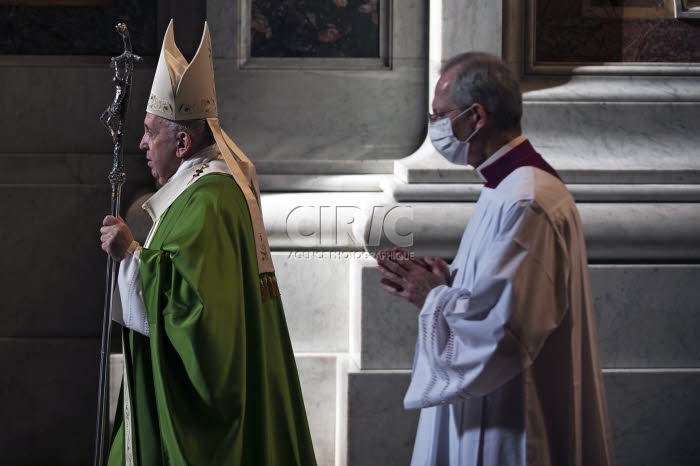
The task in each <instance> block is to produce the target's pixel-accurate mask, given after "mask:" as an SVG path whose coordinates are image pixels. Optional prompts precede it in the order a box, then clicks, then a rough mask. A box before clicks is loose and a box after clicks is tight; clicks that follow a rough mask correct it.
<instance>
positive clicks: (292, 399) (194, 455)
mask: <svg viewBox="0 0 700 466" xmlns="http://www.w3.org/2000/svg"><path fill="white" fill-rule="evenodd" d="M182 176H189V174H188V173H182V174H178V175H176V176H175V178H178V177H182ZM192 179H193V181H192V182H190V183H189V184H188V185H187V187H186V188H185V189H184V191H182V193H181V194H179V196H177V198H176V199H175V200H174V201H173V202H172V203H171V204H170V205H169V207H167V209H166V210H165V211H164V213H163V214H162V215H160V216H159V218H158V222H157V226H156V228H155V230H154V233H153V235H152V237H151V239H150V242H149V243H147V246H146V247H144V248H142V249H141V250H140V257H139V260H138V271H139V274H140V285H141V288H142V296H143V304H144V306H145V311H146V319H147V322H148V328H149V331H150V336H145V335H143V334H141V333H138V332H136V331H132V330H129V329H125V330H124V333H123V341H124V365H125V378H124V381H123V383H122V392H121V394H120V401H119V406H118V408H117V418H116V420H115V425H114V430H113V434H112V446H111V450H110V453H109V462H108V464H109V466H117V465H123V464H134V465H138V466H157V465H173V466H180V465H182V466H185V465H211V466H215V465H246V466H248V465H250V466H253V465H265V466H287V465H290V466H294V465H303V466H308V465H315V464H316V460H315V457H314V453H313V447H312V444H311V437H310V434H309V428H308V424H307V420H306V412H305V409H304V403H303V398H302V393H301V389H300V386H299V379H298V375H297V370H296V365H295V361H294V356H293V352H292V347H291V343H290V340H289V335H288V331H287V327H286V323H285V318H284V312H283V308H282V302H281V300H280V298H279V296H278V295H276V296H275V293H272V296H271V293H268V292H266V288H265V287H261V284H264V283H268V284H269V283H270V282H271V281H272V280H274V274H263V275H262V276H260V275H259V273H258V262H257V258H256V245H255V238H254V233H253V232H254V229H253V226H252V223H251V217H250V214H249V209H248V205H247V203H246V199H245V197H244V195H243V193H242V191H241V189H240V188H239V186H238V184H237V183H236V181H235V180H234V178H233V177H232V176H231V175H228V174H225V173H220V172H212V173H204V174H203V175H202V176H199V174H197V175H193V177H192ZM172 181H175V180H171V181H170V182H168V183H167V184H166V186H164V188H163V189H165V188H167V187H168V185H170V184H171V182H172ZM159 194H160V192H159V193H156V196H157V195H159ZM129 439H130V440H129ZM131 458H133V463H131V462H130V461H132V460H131Z"/></svg>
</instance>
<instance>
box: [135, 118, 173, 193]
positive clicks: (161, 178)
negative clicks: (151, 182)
mask: <svg viewBox="0 0 700 466" xmlns="http://www.w3.org/2000/svg"><path fill="white" fill-rule="evenodd" d="M139 149H141V150H145V151H146V160H148V167H149V168H150V169H151V175H152V176H153V178H155V179H156V180H158V183H159V184H161V185H163V184H165V182H166V181H168V179H170V177H171V176H173V175H174V174H175V172H176V171H177V168H178V167H179V166H180V162H181V160H180V159H179V158H178V157H177V156H176V155H175V152H176V149H177V138H176V136H175V135H171V134H170V131H168V127H167V126H166V123H165V120H164V119H163V118H161V117H159V116H156V115H153V114H151V113H146V118H144V120H143V137H142V138H141V143H140V144H139Z"/></svg>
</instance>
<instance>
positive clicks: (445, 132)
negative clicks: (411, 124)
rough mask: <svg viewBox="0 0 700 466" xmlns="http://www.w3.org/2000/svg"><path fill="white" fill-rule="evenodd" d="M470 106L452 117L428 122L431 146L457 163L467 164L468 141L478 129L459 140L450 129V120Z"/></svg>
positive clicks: (467, 110) (470, 108)
mask: <svg viewBox="0 0 700 466" xmlns="http://www.w3.org/2000/svg"><path fill="white" fill-rule="evenodd" d="M472 108H473V107H469V108H468V109H466V110H465V111H463V112H462V113H460V114H459V115H457V116H456V117H454V118H452V119H450V118H443V119H442V120H438V121H435V122H433V121H431V122H428V135H429V136H430V142H432V143H433V146H434V147H435V149H436V150H437V151H438V152H439V153H440V155H442V156H443V157H445V158H446V159H447V160H449V161H450V162H452V163H456V164H458V165H468V162H467V156H468V154H469V142H470V141H471V140H472V138H473V137H474V135H475V134H476V133H477V131H479V130H478V129H475V130H474V132H473V133H472V134H471V135H469V137H468V138H467V139H466V141H460V140H459V139H457V136H455V134H454V131H452V121H453V120H456V119H457V118H459V117H461V116H462V115H464V114H465V113H467V112H469V111H470V110H472Z"/></svg>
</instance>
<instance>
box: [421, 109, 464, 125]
mask: <svg viewBox="0 0 700 466" xmlns="http://www.w3.org/2000/svg"><path fill="white" fill-rule="evenodd" d="M455 110H462V109H461V108H459V107H455V108H451V109H449V110H445V111H444V112H436V113H428V121H430V122H431V123H435V122H436V121H438V120H442V119H443V118H445V115H447V114H448V113H451V112H454V111H455Z"/></svg>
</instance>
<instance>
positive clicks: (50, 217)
mask: <svg viewBox="0 0 700 466" xmlns="http://www.w3.org/2000/svg"><path fill="white" fill-rule="evenodd" d="M388 3H389V4H391V5H392V9H391V10H390V15H391V20H392V22H391V24H392V35H391V40H390V49H389V51H388V52H387V54H386V57H388V58H389V60H388V61H382V60H380V59H378V61H376V62H372V63H369V64H368V63H367V62H363V64H362V66H361V67H359V68H357V67H354V65H353V66H350V67H348V64H347V63H345V64H342V63H341V64H340V65H338V64H337V63H332V62H327V63H320V62H316V63H315V64H314V65H313V66H310V67H309V66H307V65H305V64H303V65H301V64H299V63H292V64H291V65H290V64H288V63H282V62H276V63H273V64H270V63H269V62H267V63H266V62H256V61H255V60H254V59H250V57H248V56H246V54H245V53H243V52H242V51H241V50H242V49H241V47H242V46H244V45H245V43H244V42H245V41H244V38H243V37H241V36H240V35H239V34H237V31H238V29H237V27H238V26H239V25H241V24H242V23H241V17H240V15H241V11H245V6H246V5H248V3H245V2H224V1H223V0H207V1H204V0H202V1H200V2H185V1H184V0H182V1H175V0H173V1H166V0H160V1H159V2H157V5H158V6H157V11H156V17H157V20H156V21H157V24H156V28H157V29H158V34H159V35H160V34H162V31H163V28H164V27H165V25H166V24H167V20H168V19H169V18H170V16H175V17H176V30H177V31H178V37H182V38H183V43H182V44H181V46H182V48H183V49H185V52H186V55H187V54H188V53H191V51H192V50H191V49H192V48H193V47H194V46H193V45H192V44H195V46H196V44H197V43H198V39H199V35H200V34H201V19H203V18H204V17H205V15H206V16H207V17H208V18H209V20H210V26H211V28H212V33H213V38H214V49H215V55H216V57H217V58H216V72H217V89H218V91H219V101H220V102H219V103H220V107H221V111H222V115H221V116H222V121H223V126H224V127H225V128H226V129H227V131H228V132H229V134H231V135H232V136H233V137H234V139H236V140H237V141H239V142H240V143H241V146H242V147H243V149H244V150H246V151H247V152H248V153H249V155H250V156H251V157H252V158H253V159H254V160H255V161H256V163H257V164H258V168H259V172H260V173H261V177H260V182H261V186H262V189H263V191H264V193H263V196H262V203H263V213H264V216H265V220H266V226H267V229H268V233H269V236H270V242H271V246H272V248H273V250H274V251H275V257H274V260H275V263H276V265H277V270H278V273H279V276H280V286H281V290H282V295H283V301H284V304H285V309H286V312H287V319H288V323H289V329H290V334H291V336H292V340H293V345H294V348H295V351H296V353H297V354H296V356H297V364H298V366H299V370H300V376H301V382H302V386H303V390H304V394H305V401H306V406H307V410H308V412H309V420H310V424H311V429H312V434H313V437H314V445H315V447H316V450H317V454H318V458H319V464H321V465H323V466H330V465H338V466H341V465H350V466H372V465H382V466H385V465H391V464H397V465H399V464H402V465H403V464H407V462H408V458H409V457H410V452H411V448H412V444H413V437H414V435H415V423H416V422H417V413H416V412H413V411H404V410H403V408H402V406H401V400H402V397H403V393H404V391H405V388H406V386H407V384H408V380H409V377H410V371H409V368H410V364H411V360H412V349H413V343H414V339H415V332H416V329H415V325H416V322H415V320H414V319H412V317H411V316H412V313H414V312H415V311H414V310H412V309H411V308H410V307H407V306H406V304H405V303H403V302H401V301H398V300H396V299H394V298H392V297H390V296H388V295H386V294H385V293H383V291H382V290H381V289H380V288H379V286H378V284H377V282H376V271H375V270H374V262H373V261H372V259H371V258H370V257H369V256H367V255H363V254H362V253H363V252H364V251H365V244H363V241H362V240H361V237H362V233H363V232H365V230H366V227H367V226H368V225H367V224H359V223H360V222H359V221H358V225H356V226H355V227H354V228H353V229H352V232H351V233H352V234H353V235H355V236H354V239H356V240H357V241H356V242H352V243H348V244H342V245H341V244H339V243H337V242H333V241H330V242H319V243H314V244H311V245H308V246H300V245H299V244H297V243H295V242H294V241H293V240H292V239H291V238H290V235H289V231H288V222H287V220H288V218H289V215H290V213H291V212H292V211H293V209H295V208H297V207H299V206H305V207H311V208H312V209H316V211H318V212H321V209H323V208H327V209H331V208H335V207H339V206H340V207H343V206H345V207H347V206H351V207H357V208H358V209H359V210H360V211H363V212H364V213H365V214H367V213H371V209H372V208H374V207H377V206H380V207H383V208H386V209H390V208H392V207H397V206H400V207H406V208H410V209H411V210H412V212H413V218H412V219H411V221H410V223H408V224H406V225H404V226H405V227H406V228H408V229H410V231H411V233H413V243H414V248H415V250H416V252H417V253H418V254H431V255H441V256H444V257H446V258H450V257H451V256H452V255H453V254H454V251H455V250H456V247H457V242H458V240H459V237H460V235H461V232H462V230H463V228H464V226H465V225H466V222H467V221H468V219H469V216H470V215H471V213H472V211H473V206H474V202H475V200H476V198H477V196H478V194H479V190H480V187H479V181H478V178H477V177H476V176H475V175H474V173H473V171H471V170H469V169H465V168H461V167H456V166H453V165H451V164H449V163H447V162H445V161H444V160H443V159H441V158H440V157H439V156H438V155H437V154H436V153H435V151H434V150H433V148H432V147H431V146H430V144H423V142H424V140H425V121H424V115H425V111H426V110H427V109H428V104H429V97H428V96H429V94H430V93H431V86H432V85H433V84H434V82H435V78H436V76H435V71H436V69H437V67H438V66H439V63H440V61H441V60H443V59H444V58H446V57H448V56H450V55H453V54H454V53H458V52H461V51H464V50H466V49H480V50H485V51H488V52H491V53H494V54H497V55H501V54H503V55H504V57H505V58H506V59H507V60H508V61H509V63H511V64H512V65H513V66H514V67H517V68H518V69H521V70H522V69H526V66H525V65H526V59H525V58H524V57H523V54H522V52H518V50H520V46H521V45H522V44H523V43H525V42H524V39H523V37H524V36H523V35H522V34H525V33H526V29H527V28H526V24H525V23H524V19H525V17H526V13H525V11H524V10H522V5H523V2H519V1H516V0H504V1H503V2H494V1H491V0H477V1H472V2H463V1H461V0H440V1H431V2H420V1H416V2H413V1H412V2H408V3H405V2H397V1H394V2H388ZM205 10H206V11H205ZM192 18H195V19H196V20H195V19H192ZM195 23H196V24H195ZM231 25H235V26H236V27H230V26H231ZM110 34H111V28H110ZM180 34H182V35H181V36H180ZM674 37H675V39H679V38H681V36H674ZM178 41H179V39H178ZM187 49H189V51H188V50H187ZM107 66H108V57H106V56H104V57H78V56H43V57H36V56H3V57H0V87H1V88H2V89H5V90H6V91H5V92H2V93H0V108H4V109H12V111H11V116H12V117H11V118H8V119H6V121H4V122H3V124H2V125H0V218H3V219H4V222H3V224H2V227H0V239H2V241H1V242H0V256H2V257H3V258H4V262H3V265H5V267H3V270H4V271H5V272H4V274H3V280H0V290H1V291H2V293H3V296H4V297H5V299H4V305H3V307H2V311H1V312H0V347H1V349H2V351H0V371H1V372H2V373H3V374H5V375H6V377H3V379H2V380H1V381H0V394H1V395H2V396H0V415H2V418H3V419H6V420H7V419H11V420H12V422H5V423H4V424H3V426H2V427H1V428H0V457H2V458H3V460H1V461H0V463H3V464H4V462H7V463H8V464H13V465H19V466H24V465H46V464H55V465H70V466H73V465H76V466H77V465H79V464H86V463H88V461H90V457H91V455H92V442H93V438H92V434H93V429H94V419H93V413H94V408H95V407H94V404H95V401H96V387H95V385H96V372H97V359H98V349H99V331H100V330H99V327H100V325H99V324H100V318H101V313H102V305H103V303H102V294H103V292H104V288H103V287H104V284H103V281H104V275H103V274H104V265H105V262H104V261H105V259H104V255H103V254H102V252H101V251H100V250H99V245H98V239H97V230H98V228H99V225H100V222H101V219H102V217H103V216H104V215H105V213H106V211H107V210H108V200H107V198H108V190H109V187H108V186H107V184H106V182H105V178H106V174H107V172H108V171H109V168H110V165H111V158H110V153H111V146H110V145H111V139H110V138H109V136H108V134H107V133H106V131H105V130H104V129H103V128H102V127H101V125H100V123H99V122H98V120H97V116H99V114H100V113H101V112H102V111H103V110H104V108H105V107H106V105H107V104H108V103H109V102H110V101H111V99H112V93H113V89H112V84H111V82H110V79H111V73H110V71H109V70H108V68H107ZM154 66H155V58H153V57H150V58H149V57H147V59H146V62H145V63H144V64H143V65H142V66H140V67H139V68H138V69H137V72H136V77H135V78H136V79H135V88H134V92H133V97H132V98H133V101H132V102H133V104H132V119H131V121H130V123H129V127H128V129H127V142H126V146H125V147H126V152H127V163H128V169H127V171H128V173H129V178H128V180H127V185H126V190H125V193H124V206H125V208H126V207H129V206H132V207H134V208H136V207H135V206H134V205H132V204H139V203H140V201H138V202H137V201H136V200H137V199H139V197H140V196H141V195H142V194H143V193H144V192H148V191H152V188H153V184H152V181H151V180H150V178H149V176H148V173H147V171H146V170H145V169H144V164H143V158H142V155H140V154H139V151H138V148H137V143H138V139H139V136H140V132H141V120H142V118H143V114H144V108H143V107H144V105H143V103H144V102H145V100H146V97H147V95H148V89H149V85H150V80H151V79H152V73H153V70H154ZM559 71H561V70H559ZM559 71H558V72H559ZM567 73H568V74H566V75H564V76H561V75H559V76H558V77H552V76H543V75H541V74H535V75H526V76H524V77H523V82H524V84H525V87H526V89H527V90H528V92H527V93H526V94H525V97H524V101H525V116H524V129H525V131H526V133H527V134H528V136H530V138H531V139H532V141H533V143H534V145H535V146H536V147H537V148H538V149H539V150H540V151H541V152H542V153H543V154H544V155H545V157H546V158H547V159H548V160H550V162H552V164H553V165H554V166H556V167H557V168H558V169H559V170H560V171H561V173H562V176H563V178H564V180H565V182H566V183H567V184H568V186H569V187H570V189H571V191H572V193H574V195H575V197H576V199H577V201H578V202H579V208H580V211H581V216H582V219H583V223H584V230H585V236H586V241H587V246H588V251H589V258H590V260H591V263H592V266H591V279H592V286H593V288H594V296H595V300H596V303H595V304H596V312H597V317H598V325H599V336H600V345H601V353H602V357H603V364H604V367H605V380H606V389H607V392H608V398H609V400H610V416H611V423H612V426H613V431H614V435H615V438H614V442H615V448H616V456H617V460H618V464H621V465H635V466H636V465H646V464H649V465H652V464H653V465H656V464H673V465H682V466H685V465H693V464H697V462H698V458H700V452H699V447H698V441H697V440H696V439H697V438H698V437H699V436H698V433H700V426H698V422H697V420H696V419H695V418H696V416H694V414H695V413H696V412H697V410H698V406H697V399H696V397H695V393H697V391H698V389H700V375H699V374H700V347H699V346H698V343H697V339H696V338H695V335H694V333H693V332H694V329H695V328H697V325H698V324H699V323H700V322H698V319H699V317H698V316H700V310H698V306H697V303H698V302H700V296H699V295H698V292H697V286H695V285H694V284H695V283H697V281H698V279H700V272H699V269H698V264H700V242H699V241H698V237H699V233H700V188H699V187H700V158H698V157H697V148H698V147H700V132H698V131H697V129H696V126H697V125H695V124H694V122H695V121H696V120H697V114H698V108H699V105H700V85H698V82H699V81H698V79H697V78H698V75H700V72H699V71H698V69H697V67H696V65H694V64H693V63H688V64H685V65H679V64H656V65H653V66H652V65H648V64H637V65H617V66H593V67H591V66H589V67H581V68H577V69H575V70H573V71H572V72H567ZM290 90H291V92H290ZM139 102H140V103H139ZM364 218H365V219H367V218H371V215H364ZM358 220H359V218H358ZM336 226H337V225H336ZM324 228H325V227H324ZM323 231H326V230H323ZM323 231H320V233H323ZM329 231H331V233H332V231H333V226H332V225H331V227H330V230H329ZM380 239H381V241H380V244H379V245H367V246H368V249H369V250H370V251H373V250H375V249H376V248H379V247H381V246H383V245H385V244H389V243H388V238H387V237H386V235H384V236H382V237H381V238H380ZM318 253H322V254H320V255H319V254H318ZM326 253H327V254H328V255H323V254H326ZM334 253H336V254H337V253H353V254H355V253H356V254H359V256H358V258H355V257H354V256H342V255H340V254H338V255H332V254H334ZM115 361H116V362H115V365H117V364H118V356H116V360H115Z"/></svg>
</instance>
